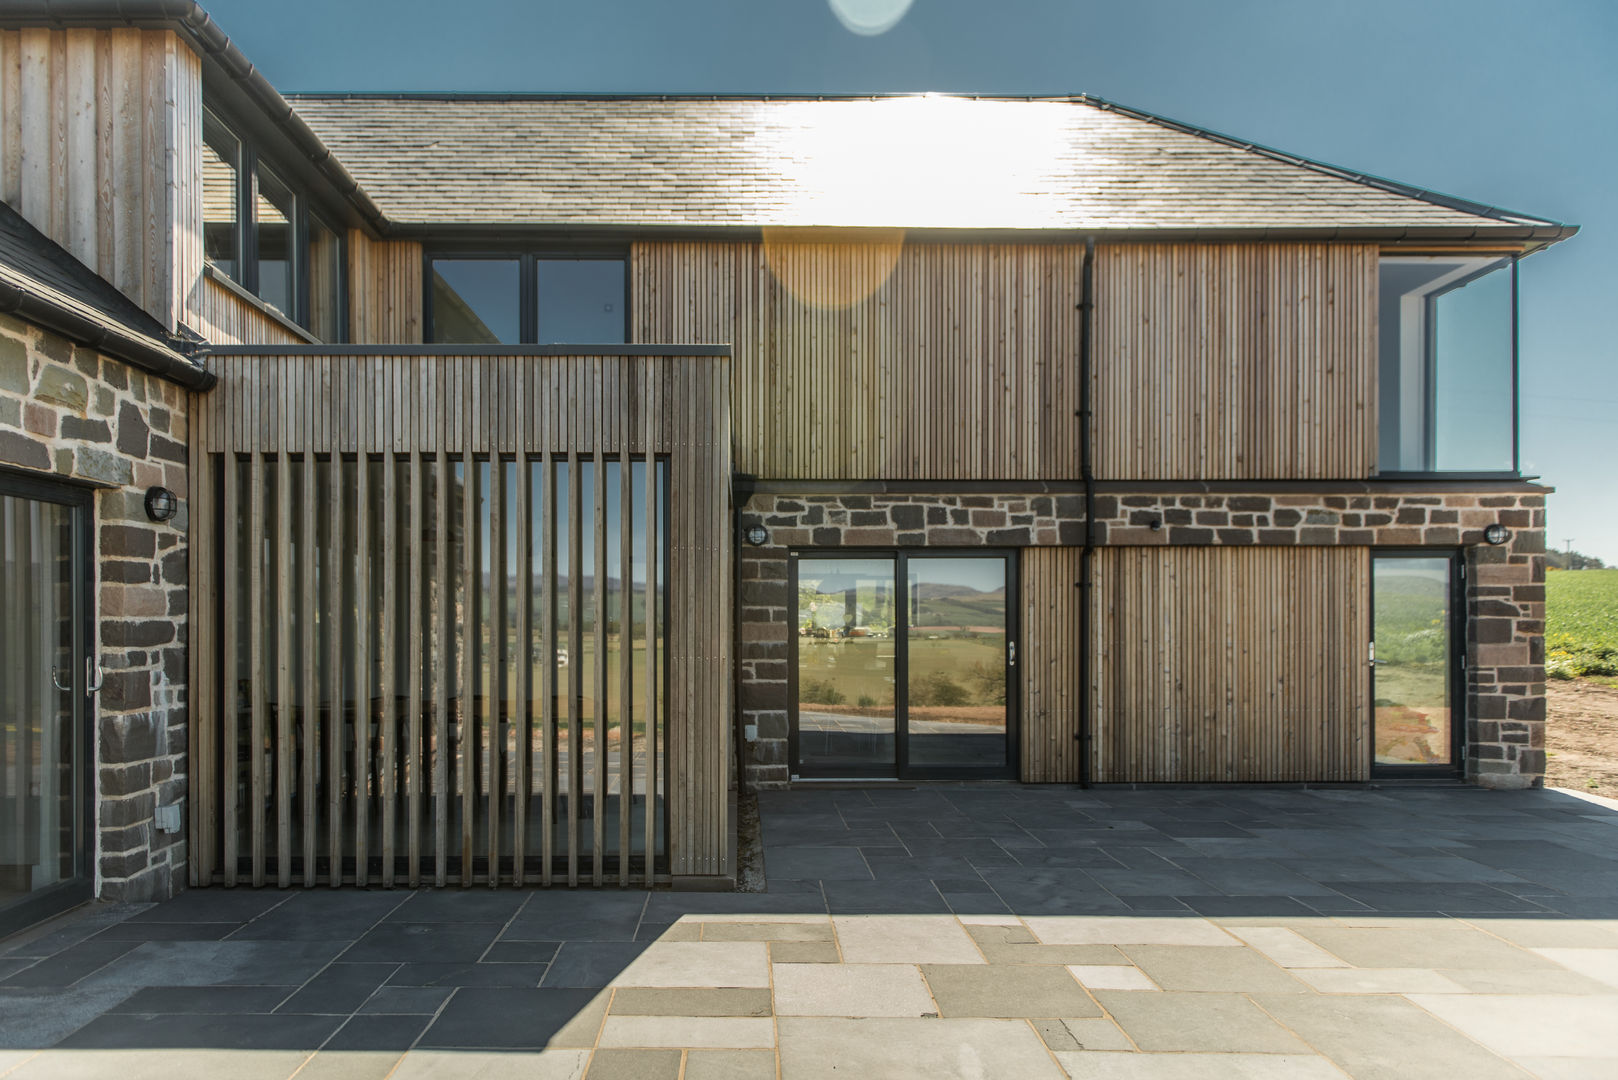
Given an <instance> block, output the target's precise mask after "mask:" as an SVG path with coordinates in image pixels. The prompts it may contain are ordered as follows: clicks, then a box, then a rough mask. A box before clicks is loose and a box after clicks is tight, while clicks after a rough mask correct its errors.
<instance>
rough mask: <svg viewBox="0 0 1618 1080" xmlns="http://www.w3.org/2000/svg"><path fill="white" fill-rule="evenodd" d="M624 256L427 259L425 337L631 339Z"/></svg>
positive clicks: (453, 340) (548, 341)
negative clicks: (426, 323)
mask: <svg viewBox="0 0 1618 1080" xmlns="http://www.w3.org/2000/svg"><path fill="white" fill-rule="evenodd" d="M627 282H628V277H627V274H626V269H625V260H624V258H623V257H622V256H621V255H613V256H601V255H598V256H590V255H555V256H553V255H541V254H521V255H515V256H499V255H487V256H484V255H465V256H462V255H456V254H446V255H442V256H435V257H433V258H431V259H429V260H428V263H427V292H428V297H429V311H428V322H429V324H430V329H429V340H431V341H434V342H438V343H441V344H458V345H495V344H501V345H515V344H525V343H526V344H536V343H537V344H542V345H609V344H621V343H623V342H624V341H626V340H628V336H629V324H628V311H627V309H628V305H627V303H626V302H625V293H626V290H627Z"/></svg>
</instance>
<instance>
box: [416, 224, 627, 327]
mask: <svg viewBox="0 0 1618 1080" xmlns="http://www.w3.org/2000/svg"><path fill="white" fill-rule="evenodd" d="M435 259H445V260H466V261H470V260H477V259H488V260H491V261H507V262H509V261H511V260H516V261H517V341H516V342H515V344H518V345H551V344H555V345H629V344H632V343H633V334H634V324H633V323H632V322H631V321H630V320H631V315H632V312H631V311H630V293H631V291H632V289H633V284H632V283H631V281H630V262H629V245H627V244H576V245H563V244H533V243H523V242H521V241H515V242H499V241H494V240H490V241H485V242H480V243H476V244H471V245H458V244H443V245H435V244H423V245H422V253H421V296H422V331H423V333H422V338H423V340H425V341H427V342H428V343H429V344H435V345H464V344H468V343H467V342H456V341H435V340H434V336H433V335H434V328H433V261H434V260H435ZM580 260H585V261H591V260H593V261H597V262H622V263H623V267H624V298H623V309H624V334H623V340H622V341H559V342H542V341H540V340H539V263H540V262H542V261H580Z"/></svg>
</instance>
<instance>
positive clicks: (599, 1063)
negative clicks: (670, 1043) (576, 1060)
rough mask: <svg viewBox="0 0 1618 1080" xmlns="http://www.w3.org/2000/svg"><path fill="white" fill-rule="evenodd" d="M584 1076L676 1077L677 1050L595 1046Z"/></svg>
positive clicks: (617, 1079)
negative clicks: (599, 1047)
mask: <svg viewBox="0 0 1618 1080" xmlns="http://www.w3.org/2000/svg"><path fill="white" fill-rule="evenodd" d="M584 1075H585V1080H679V1078H680V1051H678V1050H606V1049H601V1050H597V1051H596V1052H595V1053H594V1054H593V1055H592V1056H591V1058H590V1068H589V1071H587V1072H586V1073H585V1074H584Z"/></svg>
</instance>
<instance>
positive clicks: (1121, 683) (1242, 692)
mask: <svg viewBox="0 0 1618 1080" xmlns="http://www.w3.org/2000/svg"><path fill="white" fill-rule="evenodd" d="M1368 550H1369V549H1367V548H1355V547H1300V548H1258V547H1252V548H1220V547H1171V548H1125V547H1119V548H1100V549H1098V550H1097V552H1096V556H1095V559H1096V573H1095V587H1094V598H1093V601H1092V603H1093V605H1094V607H1093V625H1094V627H1095V642H1094V652H1093V656H1094V661H1093V664H1092V668H1091V671H1092V675H1091V678H1092V684H1091V685H1092V688H1093V697H1092V701H1093V705H1092V708H1093V710H1094V711H1093V717H1092V725H1093V731H1094V736H1093V744H1092V746H1093V759H1092V770H1093V771H1092V773H1091V775H1092V777H1093V778H1094V779H1095V780H1096V781H1098V782H1102V783H1106V782H1183V783H1203V782H1220V781H1225V782H1257V781H1306V780H1322V781H1353V780H1365V779H1366V778H1367V776H1368V772H1369V768H1370V753H1369V748H1368V747H1369V723H1370V716H1369V708H1368V705H1369V701H1368V698H1369V687H1370V683H1369V678H1368V676H1367V673H1366V666H1365V655H1366V653H1365V649H1366V645H1365V642H1366V639H1367V633H1368V628H1369V626H1370V559H1369V556H1368ZM1075 591H1076V590H1075Z"/></svg>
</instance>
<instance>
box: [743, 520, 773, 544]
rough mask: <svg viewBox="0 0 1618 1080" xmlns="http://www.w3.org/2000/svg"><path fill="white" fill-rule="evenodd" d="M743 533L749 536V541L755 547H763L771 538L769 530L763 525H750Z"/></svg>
mask: <svg viewBox="0 0 1618 1080" xmlns="http://www.w3.org/2000/svg"><path fill="white" fill-rule="evenodd" d="M743 535H745V536H746V537H747V542H748V543H749V544H752V545H753V546H754V547H763V546H764V545H765V544H766V543H768V542H769V539H770V533H769V530H768V529H766V528H765V527H764V526H762V525H749V526H748V527H747V532H746V533H745V534H743Z"/></svg>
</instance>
